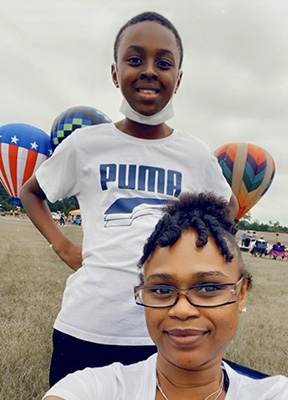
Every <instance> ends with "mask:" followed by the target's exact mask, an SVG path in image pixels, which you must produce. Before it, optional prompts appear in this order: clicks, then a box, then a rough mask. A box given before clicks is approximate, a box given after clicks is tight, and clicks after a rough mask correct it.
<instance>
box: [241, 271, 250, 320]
mask: <svg viewBox="0 0 288 400" xmlns="http://www.w3.org/2000/svg"><path fill="white" fill-rule="evenodd" d="M248 287H249V283H248V280H247V279H245V280H244V283H243V285H242V288H241V290H240V293H239V313H240V314H241V313H242V312H246V306H245V304H246V297H247V292H248Z"/></svg>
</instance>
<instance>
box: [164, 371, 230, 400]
mask: <svg viewBox="0 0 288 400" xmlns="http://www.w3.org/2000/svg"><path fill="white" fill-rule="evenodd" d="M223 383H224V373H223V371H222V377H221V381H220V385H219V388H218V389H217V390H215V392H212V393H210V394H209V395H208V396H206V397H205V399H203V400H208V399H210V398H211V397H212V396H213V395H214V394H217V396H216V397H215V399H214V400H218V399H219V397H220V396H221V393H222V392H223ZM156 387H157V389H158V390H159V392H160V393H161V395H162V396H163V398H164V399H165V400H169V399H168V397H167V396H166V394H165V393H164V391H163V389H162V387H161V385H160V383H159V380H158V373H156Z"/></svg>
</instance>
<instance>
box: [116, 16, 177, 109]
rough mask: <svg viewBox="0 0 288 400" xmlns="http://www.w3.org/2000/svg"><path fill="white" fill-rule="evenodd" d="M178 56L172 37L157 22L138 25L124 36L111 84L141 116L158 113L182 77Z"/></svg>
mask: <svg viewBox="0 0 288 400" xmlns="http://www.w3.org/2000/svg"><path fill="white" fill-rule="evenodd" d="M179 62H180V53H179V49H178V47H177V43H176V39H175V37H174V35H173V33H172V32H171V31H170V30H169V29H167V28H165V27H164V26H162V25H160V24H159V23H157V22H151V21H145V22H140V23H138V24H136V25H133V26H131V27H129V28H127V29H126V30H125V31H124V32H123V36H122V38H121V41H120V44H119V49H118V62H117V65H113V66H112V77H113V81H114V82H115V83H116V84H118V85H119V86H120V88H121V91H122V94H123V96H124V97H125V98H126V100H127V101H128V103H129V104H130V106H131V107H132V108H133V109H134V110H135V111H137V112H138V113H140V114H142V115H147V116H149V115H154V114H156V113H158V112H159V111H161V110H162V109H163V108H164V107H165V106H166V104H167V103H168V102H169V101H170V99H171V98H172V96H173V94H174V93H175V92H176V90H177V88H178V86H179V84H180V81H181V77H182V73H181V72H180V71H179Z"/></svg>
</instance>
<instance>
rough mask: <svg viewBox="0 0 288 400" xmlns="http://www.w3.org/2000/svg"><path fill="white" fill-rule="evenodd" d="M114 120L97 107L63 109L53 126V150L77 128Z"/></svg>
mask: <svg viewBox="0 0 288 400" xmlns="http://www.w3.org/2000/svg"><path fill="white" fill-rule="evenodd" d="M109 122H112V121H111V119H110V118H109V117H107V115H105V114H104V113H103V112H102V111H100V110H97V109H96V108H92V107H88V106H77V107H71V108H68V110H66V111H63V112H62V113H61V114H60V115H58V117H56V119H55V120H54V122H53V125H52V128H51V135H50V137H51V146H52V149H53V151H54V150H55V148H56V147H57V146H58V144H60V143H61V142H62V141H63V140H64V139H65V138H66V137H67V136H68V135H70V134H71V133H72V132H73V131H74V130H75V129H78V128H82V127H84V126H90V125H98V124H103V123H109Z"/></svg>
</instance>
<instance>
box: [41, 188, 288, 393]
mask: <svg viewBox="0 0 288 400" xmlns="http://www.w3.org/2000/svg"><path fill="white" fill-rule="evenodd" d="M226 207H227V204H225V203H223V202H220V201H218V200H217V199H216V198H215V197H211V196H205V197H202V195H199V196H198V197H197V196H189V195H187V196H183V197H182V196H180V200H179V201H174V202H173V204H170V205H169V206H168V207H167V208H166V213H165V214H164V216H163V218H162V219H161V220H160V222H159V223H158V224H157V226H156V228H155V230H154V232H153V233H152V235H151V236H150V238H149V239H148V241H147V243H146V245H145V248H144V252H143V256H142V258H141V261H140V263H139V266H140V267H141V273H140V285H138V286H136V287H135V289H134V291H135V299H136V303H137V304H139V307H140V306H143V307H144V308H145V317H146V323H147V327H148V331H149V334H150V336H151V338H152V340H153V341H154V343H155V344H156V346H157V350H158V352H157V354H154V355H152V356H151V357H149V358H148V359H147V360H146V361H142V362H139V363H137V364H132V365H128V366H124V365H122V364H120V363H115V364H112V365H110V366H107V367H104V368H92V369H90V368H87V369H85V370H84V371H78V372H75V373H74V374H71V375H68V376H67V377H66V378H64V379H63V380H61V381H60V382H58V383H57V384H56V385H55V386H54V387H53V388H52V389H50V390H49V391H48V393H46V395H45V396H44V398H43V399H45V400H61V399H62V400H63V399H64V400H96V399H99V400H134V399H135V400H136V399H137V400H163V399H164V400H168V399H169V400H181V399H191V400H192V399H193V400H203V399H204V400H208V399H210V400H220V399H221V400H224V399H225V400H285V399H288V379H287V378H285V377H284V376H273V377H267V378H264V379H259V380H254V379H252V378H249V377H247V376H244V375H242V374H239V373H237V372H236V371H235V370H233V369H232V368H231V367H230V366H229V365H228V364H227V363H226V362H225V361H223V357H224V354H225V351H226V348H227V346H228V345H229V343H230V342H231V340H232V339H233V337H234V335H235V333H236V331H237V325H238V320H239V316H240V314H241V313H242V312H243V311H244V308H245V303H246V296H247V291H248V289H249V286H250V282H251V276H250V275H249V273H248V272H247V271H245V269H244V266H243V260H242V258H241V254H240V251H239V248H238V245H237V243H236V242H235V239H234V237H233V236H232V235H231V234H230V233H229V232H230V230H231V223H230V222H229V219H228V217H227V214H226V212H227V208H226ZM105 310H106V312H107V314H108V313H109V309H108V308H107V307H106V309H105ZM259 329H260V328H259ZM256 335H257V332H255V336H256ZM262 357H263V355H262Z"/></svg>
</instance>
